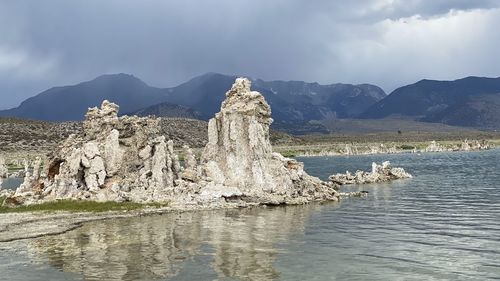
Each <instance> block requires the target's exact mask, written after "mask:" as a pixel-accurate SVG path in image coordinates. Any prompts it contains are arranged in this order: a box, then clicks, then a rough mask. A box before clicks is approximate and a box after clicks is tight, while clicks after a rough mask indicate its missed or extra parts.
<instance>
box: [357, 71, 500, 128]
mask: <svg viewBox="0 0 500 281" xmlns="http://www.w3.org/2000/svg"><path fill="white" fill-rule="evenodd" d="M499 99H500V78H483V77H467V78H463V79H459V80H455V81H434V80H422V81H419V82H417V83H415V84H412V85H408V86H404V87H401V88H398V89H396V90H395V91H394V92H392V93H391V94H390V95H389V96H387V97H386V98H385V99H383V100H381V101H379V102H377V103H376V104H374V105H372V106H371V107H369V108H368V109H367V110H366V111H365V112H364V113H362V114H361V115H360V117H361V118H365V119H377V118H385V117H388V116H407V117H413V118H414V119H417V120H421V121H426V122H436V123H445V124H450V125H455V126H469V127H476V128H499V127H500V123H499V122H498V118H499V117H498V116H500V110H499V108H500V107H499V106H498V104H499Z"/></svg>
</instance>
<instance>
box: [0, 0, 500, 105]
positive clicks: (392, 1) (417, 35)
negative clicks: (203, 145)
mask: <svg viewBox="0 0 500 281" xmlns="http://www.w3.org/2000/svg"><path fill="white" fill-rule="evenodd" d="M499 28H500V0H489V1H488V0H484V1H483V0H357V1H345V0H316V1H310V0H302V1H300V0H296V1H295V0H203V1H199V0H178V1H170V0H141V1H138V0H72V1H67V0H44V1H39V0H32V1H27V0H16V1H11V0H0V108H10V107H14V106H17V105H18V104H19V103H20V102H21V101H23V100H25V99H26V98H28V97H30V96H33V95H36V94H37V93H40V92H41V91H43V90H46V89H48V88H50V87H53V86H62V85H71V84H76V83H79V82H82V81H87V80H91V79H93V78H95V77H97V76H99V75H102V74H110V73H122V72H123V73H129V74H133V75H135V76H136V77H138V78H140V79H142V80H143V81H145V82H146V83H148V84H149V85H152V86H156V87H170V86H175V85H178V84H180V83H182V82H185V81H187V80H189V79H190V78H193V77H195V76H197V75H201V74H203V73H206V72H218V73H224V74H231V75H242V76H249V77H252V78H261V79H264V80H303V81H308V82H319V83H321V84H330V83H337V82H342V83H353V84H359V83H371V84H375V85H378V86H380V87H382V88H383V89H384V90H385V91H386V92H387V93H390V92H391V91H392V90H394V89H396V88H397V87H400V86H403V85H407V84H411V83H414V82H416V81H418V80H421V79H424V78H426V79H438V80H454V79H457V78H462V77H465V76H471V75H474V76H488V77H499V76H500V51H499V50H500V32H499V31H498V29H499Z"/></svg>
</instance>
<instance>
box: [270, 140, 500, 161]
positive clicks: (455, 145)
mask: <svg viewBox="0 0 500 281" xmlns="http://www.w3.org/2000/svg"><path fill="white" fill-rule="evenodd" d="M487 142H488V147H481V148H478V149H477V148H461V147H460V146H459V145H461V144H462V143H463V141H443V142H435V144H437V147H433V148H431V149H429V146H431V145H432V142H414V143H406V142H382V143H320V144H305V145H304V144H299V145H287V146H275V147H274V151H275V152H278V153H280V154H282V155H283V156H284V157H318V156H333V157H334V156H363V155H367V156H368V155H379V154H415V153H433V152H475V151H482V150H491V149H498V148H500V140H498V139H491V140H487ZM401 147H412V148H413V149H401Z"/></svg>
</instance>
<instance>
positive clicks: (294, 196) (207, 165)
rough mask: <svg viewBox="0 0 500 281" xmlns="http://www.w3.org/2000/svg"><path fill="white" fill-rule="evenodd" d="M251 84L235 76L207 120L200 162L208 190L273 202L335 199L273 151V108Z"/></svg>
mask: <svg viewBox="0 0 500 281" xmlns="http://www.w3.org/2000/svg"><path fill="white" fill-rule="evenodd" d="M250 86H251V83H250V81H249V80H248V79H246V78H237V79H236V82H235V83H234V84H233V86H232V87H231V89H230V90H229V91H228V92H227V93H226V99H225V100H224V102H223V103H222V106H221V110H220V112H219V113H217V114H216V115H215V117H214V118H212V119H211V120H210V121H209V123H208V144H207V146H206V147H205V150H204V151H203V154H202V164H203V165H204V172H205V174H206V175H207V176H208V177H209V178H210V179H211V180H212V182H211V183H210V185H209V186H208V187H207V188H206V189H208V190H210V188H213V189H214V190H221V189H224V188H223V187H222V186H224V187H230V188H231V189H232V190H237V191H239V192H241V194H242V195H243V196H245V197H257V198H260V199H259V200H264V201H267V200H269V201H271V202H275V203H292V202H295V203H296V202H302V201H311V200H317V199H334V198H335V196H336V193H335V191H334V189H333V188H331V187H330V186H327V185H326V184H325V183H323V182H321V181H320V180H319V179H317V178H314V177H311V176H309V175H307V173H305V172H304V170H303V165H302V163H299V162H297V161H295V160H293V159H289V158H284V157H283V156H281V155H280V154H279V153H273V152H272V147H271V143H270V141H269V126H270V124H271V123H272V121H273V120H272V119H271V108H270V106H269V105H268V104H267V102H266V101H265V99H264V97H263V96H262V95H261V94H260V93H259V92H255V91H251V90H250ZM226 189H227V188H226ZM236 193H238V192H236Z"/></svg>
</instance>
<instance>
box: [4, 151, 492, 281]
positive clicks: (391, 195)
mask: <svg viewBox="0 0 500 281" xmlns="http://www.w3.org/2000/svg"><path fill="white" fill-rule="evenodd" d="M299 160H301V161H303V162H304V163H305V166H306V170H307V171H308V172H309V173H311V174H313V175H316V176H319V177H321V178H323V179H326V178H327V176H328V175H329V174H331V173H333V172H344V171H345V170H350V171H355V170H356V169H366V170H369V169H370V167H371V162H372V161H377V162H381V161H384V160H390V161H391V162H392V163H393V164H394V165H395V166H401V167H404V168H405V169H407V170H408V171H409V172H411V173H412V174H413V175H414V176H415V177H414V178H413V179H410V180H402V181H397V182H395V183H392V184H374V185H364V186H353V187H350V188H346V190H367V191H369V192H370V193H369V196H368V197H367V198H362V199H360V198H352V199H347V200H343V201H342V202H340V203H328V204H311V205H308V206H294V207H278V208H257V209H251V210H222V211H207V212H190V213H183V214H168V215H156V216H148V217H139V218H131V219H120V220H108V221H100V222H93V223H88V224H85V225H83V226H82V227H81V228H79V229H76V230H73V231H70V232H68V233H65V234H62V235H57V236H48V237H43V238H38V239H32V240H26V241H16V242H9V243H0V279H2V278H3V279H5V280H214V279H216V280H239V279H244V280H247V279H255V280H268V279H281V280H487V279H500V171H499V170H500V165H499V163H500V151H499V150H492V151H483V152H473V153H430V154H422V155H416V154H411V155H410V154H408V155H377V156H359V157H352V156H351V157H311V158H300V159H299Z"/></svg>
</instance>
